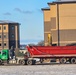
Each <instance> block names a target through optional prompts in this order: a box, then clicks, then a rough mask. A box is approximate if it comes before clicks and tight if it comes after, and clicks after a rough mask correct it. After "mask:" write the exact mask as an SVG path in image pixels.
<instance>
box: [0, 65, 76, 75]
mask: <svg viewBox="0 0 76 75" xmlns="http://www.w3.org/2000/svg"><path fill="white" fill-rule="evenodd" d="M0 75H76V64H64V65H63V64H62V65H59V64H55V65H32V66H0Z"/></svg>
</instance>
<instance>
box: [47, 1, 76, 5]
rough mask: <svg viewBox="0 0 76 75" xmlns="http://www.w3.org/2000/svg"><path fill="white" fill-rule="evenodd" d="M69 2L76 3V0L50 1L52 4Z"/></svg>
mask: <svg viewBox="0 0 76 75" xmlns="http://www.w3.org/2000/svg"><path fill="white" fill-rule="evenodd" d="M67 3H76V1H53V2H48V5H50V4H67Z"/></svg>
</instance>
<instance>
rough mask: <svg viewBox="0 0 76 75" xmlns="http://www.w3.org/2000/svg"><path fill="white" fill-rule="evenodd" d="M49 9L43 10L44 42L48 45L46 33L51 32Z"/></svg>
mask: <svg viewBox="0 0 76 75" xmlns="http://www.w3.org/2000/svg"><path fill="white" fill-rule="evenodd" d="M50 28H51V21H50V10H46V11H44V39H45V40H44V43H45V46H46V45H48V34H51V32H50V31H51V29H50Z"/></svg>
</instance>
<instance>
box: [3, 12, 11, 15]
mask: <svg viewBox="0 0 76 75" xmlns="http://www.w3.org/2000/svg"><path fill="white" fill-rule="evenodd" d="M3 15H11V13H9V12H6V13H4V14H3Z"/></svg>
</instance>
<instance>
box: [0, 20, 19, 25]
mask: <svg viewBox="0 0 76 75" xmlns="http://www.w3.org/2000/svg"><path fill="white" fill-rule="evenodd" d="M0 24H19V23H18V22H13V21H9V20H0Z"/></svg>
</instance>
